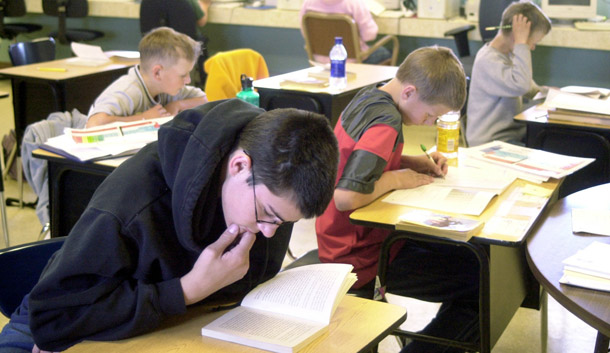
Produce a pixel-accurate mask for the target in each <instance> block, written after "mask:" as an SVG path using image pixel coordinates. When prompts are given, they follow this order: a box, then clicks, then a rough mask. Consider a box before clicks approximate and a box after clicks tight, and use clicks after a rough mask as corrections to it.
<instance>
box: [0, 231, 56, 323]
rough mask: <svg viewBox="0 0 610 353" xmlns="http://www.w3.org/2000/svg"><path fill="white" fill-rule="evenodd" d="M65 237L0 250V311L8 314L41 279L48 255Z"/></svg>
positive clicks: (7, 315)
mask: <svg viewBox="0 0 610 353" xmlns="http://www.w3.org/2000/svg"><path fill="white" fill-rule="evenodd" d="M63 243H64V238H63V237H60V238H53V239H48V240H41V241H37V242H33V243H28V244H24V245H18V246H13V247H10V248H6V249H2V250H0V311H1V312H2V314H4V315H5V316H6V317H10V315H11V314H12V313H13V312H14V311H15V309H16V308H17V307H18V306H19V304H20V303H21V300H22V299H23V297H24V296H25V295H26V294H28V293H29V292H30V291H31V290H32V288H34V285H36V283H37V282H38V279H39V277H40V274H41V273H42V270H43V269H44V267H45V266H46V265H47V262H48V261H49V258H51V255H53V254H54V253H55V252H56V251H57V250H58V249H59V248H61V246H62V244H63Z"/></svg>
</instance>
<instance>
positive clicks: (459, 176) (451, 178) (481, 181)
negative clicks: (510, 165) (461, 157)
mask: <svg viewBox="0 0 610 353" xmlns="http://www.w3.org/2000/svg"><path fill="white" fill-rule="evenodd" d="M483 167H484V166H480V165H479V166H475V165H466V164H461V163H460V166H459V167H453V166H449V170H448V171H447V175H445V178H434V182H433V183H432V184H433V185H434V186H443V187H453V188H460V189H472V190H480V191H488V192H493V193H494V194H497V195H499V194H501V193H502V191H504V190H505V189H506V188H507V187H508V186H509V185H510V184H511V183H512V182H513V181H515V179H516V178H517V177H516V173H513V172H511V171H510V170H509V169H506V168H496V167H491V168H483Z"/></svg>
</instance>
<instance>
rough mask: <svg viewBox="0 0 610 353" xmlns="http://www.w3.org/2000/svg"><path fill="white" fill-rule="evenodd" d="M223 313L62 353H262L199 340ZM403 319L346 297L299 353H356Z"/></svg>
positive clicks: (193, 312)
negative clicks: (318, 334) (203, 330)
mask: <svg viewBox="0 0 610 353" xmlns="http://www.w3.org/2000/svg"><path fill="white" fill-rule="evenodd" d="M223 313H224V311H219V312H206V308H203V307H199V308H198V307H192V308H189V309H188V312H187V313H186V314H184V315H182V316H178V317H174V318H172V319H170V320H169V321H168V322H167V324H166V325H164V326H163V327H161V328H159V329H158V330H156V331H154V332H151V333H148V334H145V335H142V336H137V337H134V338H131V339H126V340H121V341H114V342H91V341H86V342H83V343H80V344H77V345H76V346H73V347H72V348H70V349H68V350H66V351H65V352H67V353H70V352H73V353H74V352H78V353H87V352H91V353H97V352H113V353H121V352H125V353H127V352H129V353H131V352H145V353H152V352H159V353H166V352H175V353H183V352H204V351H205V352H219V353H225V352H262V351H261V350H259V349H256V348H251V347H247V346H241V345H238V344H235V343H230V342H226V341H221V340H216V339H213V338H209V337H203V336H201V328H202V327H203V326H204V325H206V324H207V323H209V322H211V321H212V320H214V319H215V318H217V317H219V316H220V315H222V314H223ZM405 319H406V309H405V308H403V307H400V306H397V305H393V304H388V303H384V302H377V301H373V300H368V299H362V298H357V297H352V296H346V297H345V298H344V299H343V301H342V302H341V304H340V305H339V307H338V308H337V311H336V312H335V314H334V316H333V318H332V320H331V323H330V326H329V327H328V331H327V332H326V333H324V334H323V335H322V336H321V337H319V338H317V339H316V340H315V341H313V342H312V343H311V344H310V345H308V346H307V347H306V348H304V349H303V350H302V351H301V352H302V353H313V352H320V353H327V352H337V353H339V352H346V353H348V352H349V353H351V352H358V351H362V350H364V349H366V348H368V346H369V345H370V344H371V343H372V342H374V343H377V342H379V341H380V340H381V339H382V338H384V337H385V336H386V335H387V334H389V333H390V331H391V330H393V329H395V328H396V327H398V326H399V325H400V324H401V323H402V322H404V321H405Z"/></svg>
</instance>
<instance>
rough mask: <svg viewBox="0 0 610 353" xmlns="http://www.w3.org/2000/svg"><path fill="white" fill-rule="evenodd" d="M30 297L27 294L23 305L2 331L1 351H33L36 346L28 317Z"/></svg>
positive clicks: (7, 352)
mask: <svg viewBox="0 0 610 353" xmlns="http://www.w3.org/2000/svg"><path fill="white" fill-rule="evenodd" d="M28 297H29V295H26V296H25V297H24V298H23V301H22V302H21V305H20V306H19V307H18V308H17V310H15V312H14V313H13V314H12V315H11V320H10V321H9V322H8V323H7V324H6V325H5V326H4V328H3V329H2V332H0V353H26V352H27V353H31V352H32V348H34V338H33V337H32V331H30V319H29V317H28Z"/></svg>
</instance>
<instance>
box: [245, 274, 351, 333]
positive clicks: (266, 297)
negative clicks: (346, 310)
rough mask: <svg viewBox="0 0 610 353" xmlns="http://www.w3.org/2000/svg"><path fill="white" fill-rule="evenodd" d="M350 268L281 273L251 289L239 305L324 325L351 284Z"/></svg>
mask: <svg viewBox="0 0 610 353" xmlns="http://www.w3.org/2000/svg"><path fill="white" fill-rule="evenodd" d="M352 268H353V266H352V265H345V264H314V265H308V266H301V267H296V268H293V269H290V270H287V271H283V272H280V273H278V274H277V275H276V276H275V277H274V278H272V279H270V280H269V281H267V282H265V283H262V284H260V285H258V286H257V287H256V288H254V289H253V290H252V291H251V292H250V293H248V295H246V297H245V298H244V300H243V301H242V303H241V305H242V306H246V307H250V308H256V309H260V310H266V311H270V312H275V313H278V314H282V315H286V314H290V315H293V316H296V317H300V318H303V319H308V320H312V321H317V322H320V323H324V324H328V323H329V322H330V318H331V316H332V314H333V312H334V310H335V309H336V307H337V305H338V303H339V300H340V299H341V298H342V297H343V296H344V295H345V293H347V291H348V289H349V288H350V287H351V285H352V284H353V283H354V282H355V275H354V274H351V270H352ZM350 274H351V276H349V275H350Z"/></svg>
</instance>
